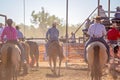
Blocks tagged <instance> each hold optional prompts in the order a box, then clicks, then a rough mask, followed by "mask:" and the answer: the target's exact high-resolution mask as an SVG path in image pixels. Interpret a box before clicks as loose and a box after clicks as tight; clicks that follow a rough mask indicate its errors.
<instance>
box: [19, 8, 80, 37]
mask: <svg viewBox="0 0 120 80" xmlns="http://www.w3.org/2000/svg"><path fill="white" fill-rule="evenodd" d="M31 17H32V19H31V23H33V25H38V27H37V28H35V27H34V26H33V25H31V26H27V25H24V24H20V25H19V26H20V27H21V31H22V32H23V33H24V34H25V36H26V37H30V38H31V37H32V38H44V37H45V34H46V32H47V30H48V28H50V26H51V24H52V23H53V22H54V21H57V22H58V24H59V25H58V26H57V28H58V30H59V32H60V37H61V36H65V34H66V27H65V24H63V23H64V22H65V21H64V20H63V19H60V18H58V17H57V16H55V15H50V14H49V13H48V12H45V10H44V8H43V7H42V8H41V11H39V12H38V13H36V12H35V11H33V12H32V13H31ZM77 28H78V27H76V25H72V26H69V28H68V34H69V35H70V33H71V32H75V30H76V29H77ZM76 35H77V36H78V37H79V36H82V32H81V30H79V32H77V34H76ZM69 37H70V36H69Z"/></svg>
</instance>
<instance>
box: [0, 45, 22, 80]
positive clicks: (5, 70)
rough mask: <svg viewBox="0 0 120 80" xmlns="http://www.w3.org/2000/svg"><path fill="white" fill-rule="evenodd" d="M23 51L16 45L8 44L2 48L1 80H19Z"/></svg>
mask: <svg viewBox="0 0 120 80" xmlns="http://www.w3.org/2000/svg"><path fill="white" fill-rule="evenodd" d="M20 54H21V51H20V49H19V48H18V46H17V45H16V44H12V43H6V44H3V46H2V47H1V61H2V63H1V65H0V69H1V70H0V76H1V78H0V79H1V80H12V79H13V80H17V74H18V71H19V67H20V60H21V58H20Z"/></svg>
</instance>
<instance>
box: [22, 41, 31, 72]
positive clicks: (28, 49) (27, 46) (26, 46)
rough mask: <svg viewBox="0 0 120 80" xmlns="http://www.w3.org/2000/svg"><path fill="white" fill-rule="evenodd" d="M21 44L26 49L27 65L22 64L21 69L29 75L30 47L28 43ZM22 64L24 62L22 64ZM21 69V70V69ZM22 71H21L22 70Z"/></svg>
mask: <svg viewBox="0 0 120 80" xmlns="http://www.w3.org/2000/svg"><path fill="white" fill-rule="evenodd" d="M20 43H21V44H22V47H23V48H24V51H25V59H26V63H24V64H22V65H21V67H23V74H27V73H28V65H29V54H30V46H29V44H28V43H27V42H25V41H20ZM21 63H22V62H21ZM21 67H20V68H21ZM20 70H21V69H20Z"/></svg>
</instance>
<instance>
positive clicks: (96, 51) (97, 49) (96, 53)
mask: <svg viewBox="0 0 120 80" xmlns="http://www.w3.org/2000/svg"><path fill="white" fill-rule="evenodd" d="M93 49H94V62H93V65H94V67H93V70H94V71H93V74H94V76H95V79H97V78H98V77H99V75H100V65H99V63H100V60H99V52H100V46H99V45H95V46H94V48H93Z"/></svg>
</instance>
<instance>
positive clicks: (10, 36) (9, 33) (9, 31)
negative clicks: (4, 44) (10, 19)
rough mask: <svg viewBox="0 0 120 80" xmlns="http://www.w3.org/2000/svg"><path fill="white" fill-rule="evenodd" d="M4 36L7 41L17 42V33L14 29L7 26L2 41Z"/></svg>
mask: <svg viewBox="0 0 120 80" xmlns="http://www.w3.org/2000/svg"><path fill="white" fill-rule="evenodd" d="M4 36H6V37H7V40H17V31H16V29H15V28H14V27H9V26H6V27H5V28H4V30H3V32H2V35H1V39H2V41H3V38H4Z"/></svg>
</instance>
